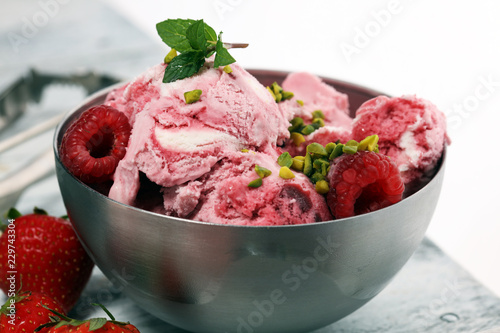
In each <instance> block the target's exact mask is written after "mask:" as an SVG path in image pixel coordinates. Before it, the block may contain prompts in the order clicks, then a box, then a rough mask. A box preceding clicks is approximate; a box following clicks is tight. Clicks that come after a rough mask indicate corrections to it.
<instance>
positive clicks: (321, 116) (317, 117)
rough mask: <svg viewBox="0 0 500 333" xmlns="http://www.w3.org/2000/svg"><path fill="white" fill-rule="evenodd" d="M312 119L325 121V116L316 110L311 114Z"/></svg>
mask: <svg viewBox="0 0 500 333" xmlns="http://www.w3.org/2000/svg"><path fill="white" fill-rule="evenodd" d="M312 117H313V119H325V114H324V113H323V111H321V110H316V111H313V112H312Z"/></svg>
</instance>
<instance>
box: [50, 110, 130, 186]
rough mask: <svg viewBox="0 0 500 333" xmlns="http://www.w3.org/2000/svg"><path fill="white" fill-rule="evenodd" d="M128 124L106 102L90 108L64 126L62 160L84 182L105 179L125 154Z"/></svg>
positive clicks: (109, 176) (124, 118)
mask: <svg viewBox="0 0 500 333" xmlns="http://www.w3.org/2000/svg"><path fill="white" fill-rule="evenodd" d="M129 137H130V124H129V122H128V118H127V117H126V116H125V115H124V114H123V113H122V112H120V111H118V110H116V109H115V108H112V107H110V106H107V105H99V106H95V107H92V108H90V109H88V110H86V111H85V112H83V113H82V114H81V116H80V117H79V118H78V119H77V120H76V121H75V122H74V123H73V124H72V125H71V126H70V127H69V128H68V130H67V131H66V133H65V134H64V137H63V139H62V141H61V147H60V149H59V155H60V158H61V161H62V163H63V164H64V166H66V168H68V170H69V171H70V172H71V173H72V174H73V175H74V176H75V177H77V178H79V179H81V180H82V181H83V182H85V183H99V182H103V181H106V180H108V179H110V178H111V176H112V175H113V173H114V171H115V169H116V166H117V165H118V162H119V161H120V160H121V159H122V158H123V157H124V156H125V152H126V149H127V144H128V139H129Z"/></svg>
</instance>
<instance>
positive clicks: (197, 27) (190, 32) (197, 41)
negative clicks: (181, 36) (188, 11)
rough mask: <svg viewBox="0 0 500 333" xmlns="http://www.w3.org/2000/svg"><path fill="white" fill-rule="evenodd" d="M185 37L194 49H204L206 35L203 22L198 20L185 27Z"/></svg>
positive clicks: (205, 46)
mask: <svg viewBox="0 0 500 333" xmlns="http://www.w3.org/2000/svg"><path fill="white" fill-rule="evenodd" d="M186 38H187V40H188V41H189V44H190V45H191V47H192V48H193V49H194V50H200V51H205V50H206V49H207V37H206V36H205V23H204V22H203V20H199V21H196V22H194V23H193V24H191V25H190V26H189V27H188V28H187V29H186Z"/></svg>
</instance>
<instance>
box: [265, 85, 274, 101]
mask: <svg viewBox="0 0 500 333" xmlns="http://www.w3.org/2000/svg"><path fill="white" fill-rule="evenodd" d="M266 89H267V91H269V93H270V94H271V96H273V99H274V100H276V95H275V94H274V91H273V90H272V89H271V88H269V86H267V87H266Z"/></svg>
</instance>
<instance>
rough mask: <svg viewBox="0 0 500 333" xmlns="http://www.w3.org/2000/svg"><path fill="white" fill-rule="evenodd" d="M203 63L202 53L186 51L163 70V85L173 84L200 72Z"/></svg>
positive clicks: (203, 54)
mask: <svg viewBox="0 0 500 333" xmlns="http://www.w3.org/2000/svg"><path fill="white" fill-rule="evenodd" d="M204 63H205V52H204V51H199V50H197V51H187V52H184V53H181V54H179V55H178V56H177V57H175V58H174V59H172V61H171V62H170V63H169V64H168V66H167V68H166V69H165V75H164V76H163V83H169V82H174V81H177V80H181V79H184V78H187V77H190V76H192V75H194V74H196V73H198V71H199V70H200V68H201V67H202V66H203V64H204Z"/></svg>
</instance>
